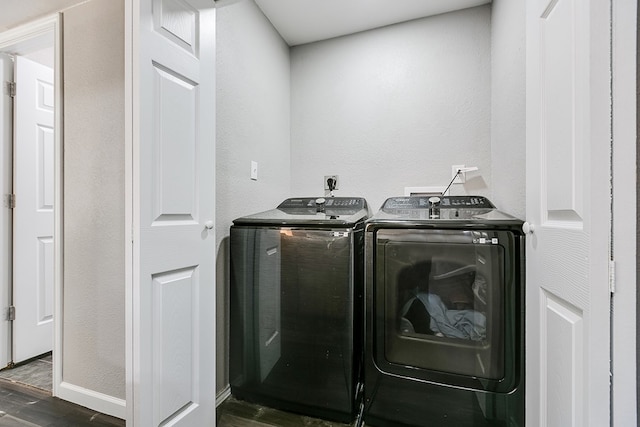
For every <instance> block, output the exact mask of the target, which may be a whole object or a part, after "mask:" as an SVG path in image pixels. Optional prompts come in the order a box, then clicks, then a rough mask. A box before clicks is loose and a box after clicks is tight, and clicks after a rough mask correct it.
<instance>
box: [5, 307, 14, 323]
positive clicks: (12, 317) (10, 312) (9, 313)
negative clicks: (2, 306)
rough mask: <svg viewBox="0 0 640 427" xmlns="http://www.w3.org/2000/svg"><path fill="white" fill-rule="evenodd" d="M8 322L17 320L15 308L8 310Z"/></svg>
mask: <svg viewBox="0 0 640 427" xmlns="http://www.w3.org/2000/svg"><path fill="white" fill-rule="evenodd" d="M6 320H9V321H12V320H16V308H15V307H14V306H10V307H8V308H7V316H6Z"/></svg>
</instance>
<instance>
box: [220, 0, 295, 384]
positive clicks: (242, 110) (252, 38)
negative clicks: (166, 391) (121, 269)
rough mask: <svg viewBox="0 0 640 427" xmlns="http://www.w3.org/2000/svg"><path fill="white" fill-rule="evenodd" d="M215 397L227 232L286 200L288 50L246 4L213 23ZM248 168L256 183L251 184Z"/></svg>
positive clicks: (223, 374)
mask: <svg viewBox="0 0 640 427" xmlns="http://www.w3.org/2000/svg"><path fill="white" fill-rule="evenodd" d="M216 25H217V27H216V31H217V34H216V49H217V58H216V61H217V64H216V67H217V70H216V72H217V82H216V85H217V100H216V102H217V107H216V111H217V118H216V120H217V122H216V124H217V130H216V135H217V136H216V146H217V148H216V159H217V160H216V206H217V207H216V236H217V239H218V252H217V254H216V257H217V258H216V259H217V280H216V282H217V286H218V290H217V308H216V309H217V322H216V325H217V331H216V336H217V352H218V359H217V361H216V362H217V369H216V373H217V390H218V391H220V390H222V389H224V388H225V387H226V385H227V384H228V383H229V378H228V368H227V366H228V363H227V357H228V354H227V353H228V345H227V342H228V337H227V331H228V323H229V321H228V319H229V316H228V313H229V304H228V294H227V289H228V286H229V271H228V269H229V250H228V248H229V227H230V226H231V224H232V221H233V219H235V218H238V217H240V216H243V215H248V214H251V213H256V212H259V211H263V210H266V209H271V208H273V207H274V206H275V205H276V204H277V203H279V202H281V201H282V200H284V199H285V198H286V197H289V189H290V172H289V165H290V161H289V152H290V144H289V129H290V126H289V116H290V114H289V80H290V79H289V48H288V46H287V45H286V44H285V43H284V41H283V40H282V39H281V37H280V35H279V34H278V33H277V32H276V31H275V30H274V29H273V27H272V26H271V24H270V23H269V21H268V20H267V19H266V18H265V17H264V15H263V14H262V12H261V11H260V10H259V9H258V7H257V6H256V5H255V4H254V3H253V1H250V0H243V1H240V2H235V3H231V4H229V5H227V6H224V5H223V6H222V7H219V8H218V10H217V23H216ZM251 160H255V161H257V162H258V180H257V181H252V180H251V179H250V175H249V172H250V164H251Z"/></svg>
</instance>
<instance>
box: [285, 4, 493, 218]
mask: <svg viewBox="0 0 640 427" xmlns="http://www.w3.org/2000/svg"><path fill="white" fill-rule="evenodd" d="M490 13H491V8H490V6H489V5H487V6H481V7H477V8H472V9H467V10H462V11H458V12H452V13H447V14H443V15H438V16H433V17H429V18H425V19H419V20H415V21H411V22H407V23H402V24H398V25H392V26H389V27H384V28H381V29H376V30H372V31H367V32H363V33H358V34H355V35H350V36H346V37H340V38H336V39H331V40H328V41H323V42H318V43H312V44H308V45H302V46H296V47H293V48H292V49H291V112H292V119H291V172H292V193H293V195H296V196H303V195H317V194H322V192H323V187H322V185H323V177H324V175H329V174H338V175H339V176H340V188H339V190H338V191H337V192H336V195H345V196H347V195H361V196H364V197H366V199H367V200H368V201H369V204H370V205H371V207H372V208H373V209H374V210H377V209H378V208H379V206H380V205H381V203H382V202H383V201H384V199H386V198H387V197H391V196H397V195H402V194H403V191H404V187H407V186H446V185H447V183H448V182H449V181H450V179H451V166H452V165H454V164H465V165H468V166H478V167H479V168H480V170H479V171H478V172H477V173H475V174H474V175H469V177H470V178H471V177H472V176H473V177H475V178H474V179H470V180H469V181H468V183H467V184H466V185H464V186H462V185H456V186H455V187H453V189H452V194H465V193H472V194H474V193H475V194H482V195H487V196H489V195H490V193H489V188H490V185H491V136H490V124H491V62H490V61H491V56H490V55H491V51H490V48H491V38H490V36H491V31H490V30H491V27H490V17H491V16H490Z"/></svg>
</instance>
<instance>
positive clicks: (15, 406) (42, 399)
mask: <svg viewBox="0 0 640 427" xmlns="http://www.w3.org/2000/svg"><path fill="white" fill-rule="evenodd" d="M124 425H125V422H124V421H123V420H120V419H118V418H113V417H110V416H108V415H104V414H101V413H98V412H96V411H92V410H90V409H87V408H83V407H82V406H78V405H75V404H73V403H69V402H65V401H63V400H60V399H58V398H55V397H51V394H50V393H48V392H46V391H43V390H40V389H37V388H35V387H29V386H25V385H21V384H18V383H14V382H11V381H9V380H5V379H0V427H83V426H99V427H124Z"/></svg>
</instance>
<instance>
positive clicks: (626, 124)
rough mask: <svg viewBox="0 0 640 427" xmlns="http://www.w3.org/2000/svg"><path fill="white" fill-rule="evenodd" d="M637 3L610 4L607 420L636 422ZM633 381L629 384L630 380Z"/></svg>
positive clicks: (620, 422)
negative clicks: (611, 262) (609, 374)
mask: <svg viewBox="0 0 640 427" xmlns="http://www.w3.org/2000/svg"><path fill="white" fill-rule="evenodd" d="M637 8H638V5H637V3H636V2H635V1H631V2H630V1H625V0H613V1H612V17H611V21H612V23H611V24H612V34H611V36H612V38H613V40H612V45H611V47H612V52H611V62H612V64H611V65H612V70H611V71H612V83H613V84H612V94H611V96H612V120H613V123H612V125H613V127H612V136H613V153H612V179H613V186H612V191H613V206H612V207H613V215H612V221H613V226H612V231H613V237H612V258H613V260H614V265H613V268H614V269H615V274H614V277H615V284H614V286H615V291H614V293H613V298H612V301H613V309H612V312H611V325H612V334H611V340H612V343H611V363H612V374H613V379H612V382H611V393H612V395H611V421H612V423H613V424H612V425H636V423H637V418H638V414H637V400H636V399H637V388H636V387H637V380H636V378H637V360H636V357H637V351H636V342H637V339H636V328H637V326H636V323H637V322H636V298H637V296H636V293H637V290H636V283H637V282H636V281H637V273H636V271H637V270H636V264H637V259H636V254H637V249H636V248H637V247H636V244H637V226H636V215H637V182H638V180H637V166H636V159H637V157H636V151H637V149H636V138H637V129H636V121H637V119H636V110H637V106H636V96H637V95H636V81H637V75H636V72H637V64H636V57H637V50H636V47H637V46H636V43H637V38H636V32H637V20H638V15H637ZM631 378H633V381H632V380H631Z"/></svg>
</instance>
